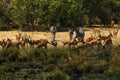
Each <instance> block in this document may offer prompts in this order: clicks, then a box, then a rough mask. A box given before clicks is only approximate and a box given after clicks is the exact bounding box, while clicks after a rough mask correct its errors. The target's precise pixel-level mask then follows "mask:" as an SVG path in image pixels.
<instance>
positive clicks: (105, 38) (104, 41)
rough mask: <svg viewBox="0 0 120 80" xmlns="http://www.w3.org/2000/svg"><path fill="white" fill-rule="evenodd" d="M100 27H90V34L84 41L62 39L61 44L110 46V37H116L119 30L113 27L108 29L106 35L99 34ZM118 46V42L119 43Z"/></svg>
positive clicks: (79, 46) (83, 46) (81, 46)
mask: <svg viewBox="0 0 120 80" xmlns="http://www.w3.org/2000/svg"><path fill="white" fill-rule="evenodd" d="M101 31H102V30H101V28H94V29H92V35H91V36H90V37H88V38H87V39H86V40H84V42H81V41H78V40H76V39H73V40H64V41H63V44H64V46H65V45H68V46H69V47H71V46H72V45H73V46H75V47H76V48H85V47H92V48H94V47H98V48H99V47H102V48H105V47H108V46H111V45H112V43H113V41H112V37H114V38H117V34H118V32H119V30H118V29H114V30H112V31H110V30H108V34H107V35H101ZM119 46H120V44H119Z"/></svg>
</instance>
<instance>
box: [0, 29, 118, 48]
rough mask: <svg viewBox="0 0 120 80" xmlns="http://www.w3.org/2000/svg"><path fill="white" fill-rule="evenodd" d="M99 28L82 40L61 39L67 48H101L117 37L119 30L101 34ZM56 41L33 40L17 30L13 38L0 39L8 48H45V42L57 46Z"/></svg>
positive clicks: (2, 44)
mask: <svg viewBox="0 0 120 80" xmlns="http://www.w3.org/2000/svg"><path fill="white" fill-rule="evenodd" d="M101 31H102V30H101V28H94V29H92V32H93V33H92V35H91V36H90V37H88V38H87V39H86V40H84V42H81V41H79V40H77V39H75V38H74V39H72V40H69V39H68V40H63V41H62V43H63V46H68V47H69V48H70V47H71V46H74V47H75V48H85V47H92V48H93V47H100V46H102V47H103V48H105V47H107V46H110V45H112V42H113V41H112V37H115V38H116V37H117V34H118V32H119V30H118V29H114V30H112V31H110V30H108V34H107V35H101ZM57 43H58V42H57V41H54V42H50V41H49V40H48V39H46V38H42V39H38V40H34V39H32V37H31V36H30V35H26V36H25V35H22V32H18V34H17V35H16V36H15V40H12V39H9V38H7V39H1V40H0V45H1V46H2V48H3V49H8V48H10V47H15V48H17V49H19V48H20V47H26V46H30V47H33V48H41V47H44V48H47V47H48V46H47V44H50V45H52V46H54V47H57ZM119 46H120V45H119Z"/></svg>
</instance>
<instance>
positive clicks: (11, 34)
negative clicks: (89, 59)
mask: <svg viewBox="0 0 120 80" xmlns="http://www.w3.org/2000/svg"><path fill="white" fill-rule="evenodd" d="M110 31H112V29H110ZM17 34H18V31H0V40H1V39H2V38H5V39H6V38H10V39H13V40H14V39H15V35H17ZM24 34H27V35H30V36H32V38H33V39H35V40H38V39H41V38H47V39H48V40H50V38H51V33H50V32H37V31H35V32H22V35H24ZM91 34H92V31H91V29H87V31H85V39H86V38H88V37H90V36H91ZM101 34H102V35H107V34H108V29H102V31H101ZM74 36H75V33H74ZM67 39H69V35H68V32H57V34H56V40H58V45H62V41H63V40H67ZM112 40H113V44H114V45H117V44H120V42H119V40H120V31H119V32H118V35H117V38H112Z"/></svg>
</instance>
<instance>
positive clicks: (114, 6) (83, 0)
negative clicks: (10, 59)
mask: <svg viewBox="0 0 120 80" xmlns="http://www.w3.org/2000/svg"><path fill="white" fill-rule="evenodd" d="M112 20H113V21H114V22H115V23H119V22H120V1H119V0H0V29H1V30H11V29H22V30H46V29H48V28H49V27H50V26H51V25H55V26H57V27H60V28H66V27H76V26H89V27H91V26H92V25H93V24H102V25H104V26H106V25H107V26H110V24H111V21H112Z"/></svg>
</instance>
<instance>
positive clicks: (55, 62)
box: [0, 46, 120, 80]
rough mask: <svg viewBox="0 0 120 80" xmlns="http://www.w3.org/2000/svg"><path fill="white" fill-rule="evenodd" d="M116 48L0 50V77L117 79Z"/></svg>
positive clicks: (118, 56)
mask: <svg viewBox="0 0 120 80" xmlns="http://www.w3.org/2000/svg"><path fill="white" fill-rule="evenodd" d="M119 52H120V48H119V47H114V46H112V47H110V48H109V47H108V48H106V49H104V50H102V49H98V48H95V49H92V50H91V48H85V49H79V53H78V50H77V49H74V48H71V49H68V48H48V49H47V50H46V49H33V48H24V49H22V48H21V49H20V50H18V49H15V48H11V49H8V50H6V51H4V50H0V65H1V66H0V74H1V75H0V78H1V79H2V78H3V79H11V78H12V79H19V78H21V79H41V80H56V79H57V80H59V79H60V80H73V79H75V80H103V79H112V80H113V79H115V80H116V79H117V80H118V79H119V76H120V68H119V66H120V54H119Z"/></svg>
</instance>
